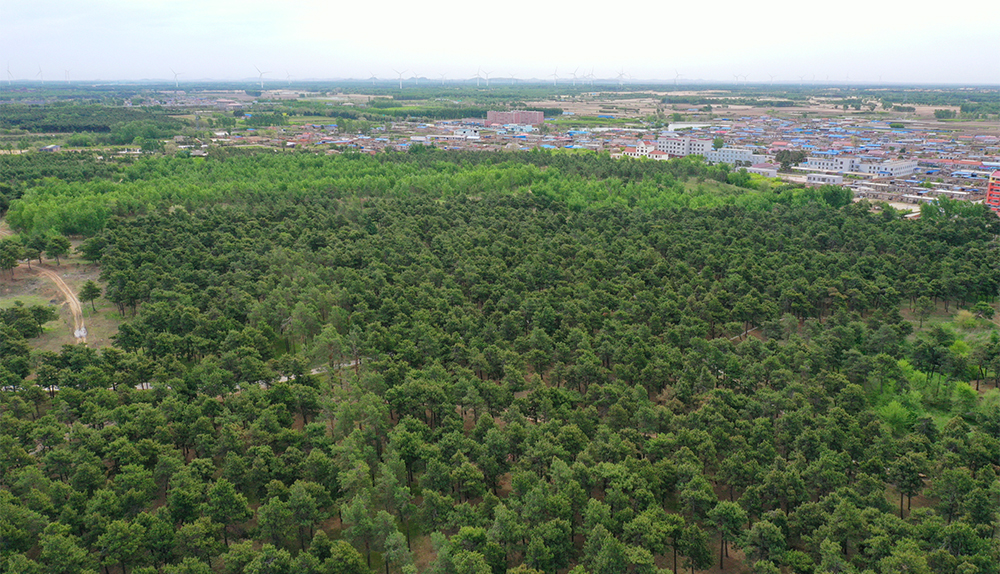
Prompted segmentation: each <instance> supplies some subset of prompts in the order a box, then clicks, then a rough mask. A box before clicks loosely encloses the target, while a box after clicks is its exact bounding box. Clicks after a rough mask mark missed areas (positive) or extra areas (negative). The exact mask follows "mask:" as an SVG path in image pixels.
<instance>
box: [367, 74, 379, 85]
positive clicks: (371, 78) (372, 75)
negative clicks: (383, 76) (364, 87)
mask: <svg viewBox="0 0 1000 574" xmlns="http://www.w3.org/2000/svg"><path fill="white" fill-rule="evenodd" d="M368 73H369V74H371V77H369V78H368V79H369V80H371V81H372V85H373V86H374V85H375V80H377V79H378V78H376V77H375V74H372V73H371V72H368Z"/></svg>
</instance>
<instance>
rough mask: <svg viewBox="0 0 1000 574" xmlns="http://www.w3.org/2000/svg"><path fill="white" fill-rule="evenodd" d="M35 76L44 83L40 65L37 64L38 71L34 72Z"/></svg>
mask: <svg viewBox="0 0 1000 574" xmlns="http://www.w3.org/2000/svg"><path fill="white" fill-rule="evenodd" d="M35 77H36V78H38V80H39V81H40V82H42V83H43V84H44V83H45V76H43V75H42V67H41V66H38V73H37V74H35Z"/></svg>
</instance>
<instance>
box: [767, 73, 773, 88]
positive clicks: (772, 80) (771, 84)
mask: <svg viewBox="0 0 1000 574" xmlns="http://www.w3.org/2000/svg"><path fill="white" fill-rule="evenodd" d="M768 76H771V85H772V86H773V85H774V74H768Z"/></svg>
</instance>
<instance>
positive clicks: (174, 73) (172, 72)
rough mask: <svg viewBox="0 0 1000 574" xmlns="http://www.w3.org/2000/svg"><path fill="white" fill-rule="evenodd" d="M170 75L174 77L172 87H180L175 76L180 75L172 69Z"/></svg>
mask: <svg viewBox="0 0 1000 574" xmlns="http://www.w3.org/2000/svg"><path fill="white" fill-rule="evenodd" d="M170 73H171V74H173V75H174V87H175V88H179V87H181V84H180V82H178V81H177V76H179V75H180V74H179V73H177V72H175V71H174V69H173V68H170Z"/></svg>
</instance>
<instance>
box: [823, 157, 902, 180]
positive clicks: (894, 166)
mask: <svg viewBox="0 0 1000 574" xmlns="http://www.w3.org/2000/svg"><path fill="white" fill-rule="evenodd" d="M805 167H807V168H809V169H817V170H823V171H835V172H840V173H846V172H853V173H864V174H869V175H874V176H875V177H904V176H907V175H913V174H914V173H916V172H917V160H915V159H888V160H885V161H862V160H860V159H858V158H856V157H850V156H844V157H810V158H808V161H806V164H805Z"/></svg>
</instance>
